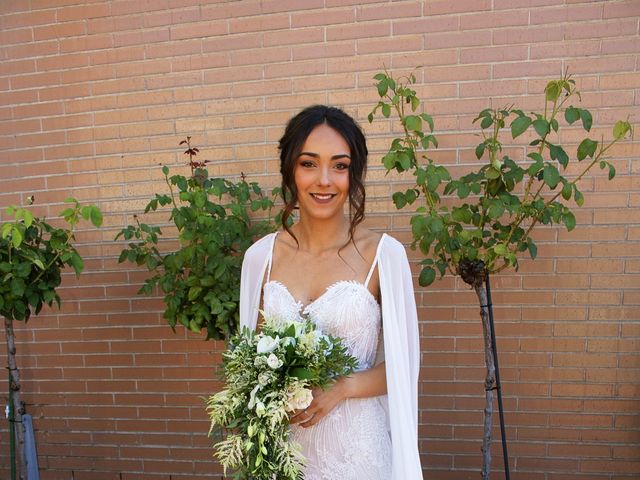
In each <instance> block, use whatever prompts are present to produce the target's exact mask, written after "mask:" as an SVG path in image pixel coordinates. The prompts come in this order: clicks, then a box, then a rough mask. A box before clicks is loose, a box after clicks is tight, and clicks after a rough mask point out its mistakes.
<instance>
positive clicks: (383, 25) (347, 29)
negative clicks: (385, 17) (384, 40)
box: [326, 21, 391, 41]
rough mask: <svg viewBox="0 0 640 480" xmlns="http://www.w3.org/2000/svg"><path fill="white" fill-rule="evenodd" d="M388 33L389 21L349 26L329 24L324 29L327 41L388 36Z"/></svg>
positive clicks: (389, 30)
mask: <svg viewBox="0 0 640 480" xmlns="http://www.w3.org/2000/svg"><path fill="white" fill-rule="evenodd" d="M390 33H391V23H390V22H389V21H386V22H378V23H363V24H356V25H349V26H342V25H338V26H329V27H327V29H326V36H327V40H328V41H335V40H351V39H357V38H365V39H366V38H379V37H388V36H389V34H390Z"/></svg>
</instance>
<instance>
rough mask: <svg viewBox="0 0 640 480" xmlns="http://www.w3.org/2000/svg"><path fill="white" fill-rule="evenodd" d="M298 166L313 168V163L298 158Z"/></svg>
mask: <svg viewBox="0 0 640 480" xmlns="http://www.w3.org/2000/svg"><path fill="white" fill-rule="evenodd" d="M300 166H301V167H303V168H313V167H314V166H315V165H314V163H313V162H312V161H311V160H300Z"/></svg>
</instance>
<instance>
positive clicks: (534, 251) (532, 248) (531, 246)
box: [527, 239, 538, 260]
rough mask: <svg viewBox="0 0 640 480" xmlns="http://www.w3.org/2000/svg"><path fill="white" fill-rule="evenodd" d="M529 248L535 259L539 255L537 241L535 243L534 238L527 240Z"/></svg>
mask: <svg viewBox="0 0 640 480" xmlns="http://www.w3.org/2000/svg"><path fill="white" fill-rule="evenodd" d="M527 250H529V255H530V256H531V258H532V259H534V260H535V258H536V257H537V256H538V247H537V246H536V244H535V243H533V240H531V239H529V241H528V242H527Z"/></svg>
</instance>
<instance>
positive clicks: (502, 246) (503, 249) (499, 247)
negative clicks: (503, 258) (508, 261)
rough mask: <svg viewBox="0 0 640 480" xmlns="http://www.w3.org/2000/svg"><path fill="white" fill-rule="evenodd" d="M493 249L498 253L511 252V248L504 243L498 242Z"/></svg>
mask: <svg viewBox="0 0 640 480" xmlns="http://www.w3.org/2000/svg"><path fill="white" fill-rule="evenodd" d="M493 251H494V252H496V254H498V255H507V254H508V253H509V249H508V248H507V246H506V245H505V244H504V243H498V244H497V245H495V246H494V247H493Z"/></svg>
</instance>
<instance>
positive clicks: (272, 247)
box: [267, 232, 278, 282]
mask: <svg viewBox="0 0 640 480" xmlns="http://www.w3.org/2000/svg"><path fill="white" fill-rule="evenodd" d="M277 236H278V232H274V233H273V238H272V239H271V248H270V249H269V263H268V265H267V282H268V281H269V278H271V266H272V265H273V250H274V247H275V244H276V237H277Z"/></svg>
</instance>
